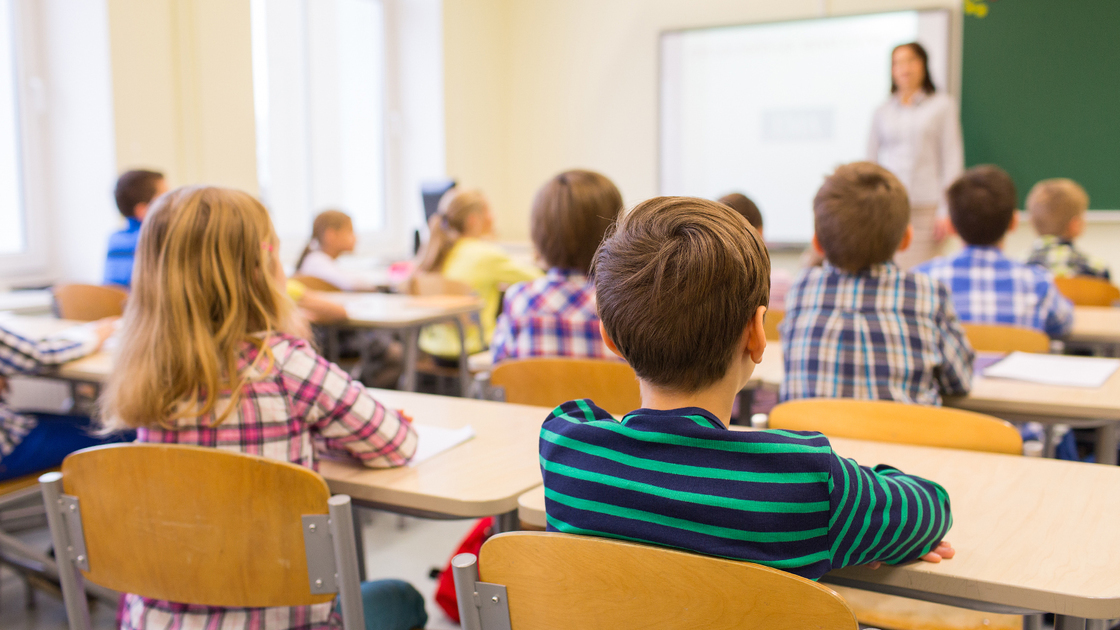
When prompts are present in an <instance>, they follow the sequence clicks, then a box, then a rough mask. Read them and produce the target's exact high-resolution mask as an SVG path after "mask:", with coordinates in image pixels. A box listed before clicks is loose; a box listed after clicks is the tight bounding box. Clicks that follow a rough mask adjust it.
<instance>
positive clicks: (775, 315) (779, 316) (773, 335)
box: [763, 310, 786, 341]
mask: <svg viewBox="0 0 1120 630" xmlns="http://www.w3.org/2000/svg"><path fill="white" fill-rule="evenodd" d="M785 318H786V312H785V311H778V310H773V311H770V310H768V311H766V317H765V320H764V321H763V325H764V326H765V328H766V340H767V341H779V340H781V338H782V335H781V333H779V332H778V324H780V323H782V320H783V319H785Z"/></svg>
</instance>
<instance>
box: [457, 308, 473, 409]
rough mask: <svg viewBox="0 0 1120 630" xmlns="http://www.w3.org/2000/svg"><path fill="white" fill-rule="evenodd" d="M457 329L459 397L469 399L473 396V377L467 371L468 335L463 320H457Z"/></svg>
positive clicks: (458, 318)
mask: <svg viewBox="0 0 1120 630" xmlns="http://www.w3.org/2000/svg"><path fill="white" fill-rule="evenodd" d="M455 328H456V330H458V331H459V395H460V396H462V397H463V398H469V397H470V395H471V375H470V371H469V370H468V369H467V368H468V367H469V366H468V365H467V334H466V331H465V330H464V328H463V319H462V318H460V317H456V318H455Z"/></svg>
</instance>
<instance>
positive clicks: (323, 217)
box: [296, 209, 354, 273]
mask: <svg viewBox="0 0 1120 630" xmlns="http://www.w3.org/2000/svg"><path fill="white" fill-rule="evenodd" d="M342 228H350V229H354V222H353V221H352V220H351V219H350V215H348V214H346V213H345V212H343V211H341V210H333V209H332V210H324V211H322V212H320V213H319V214H318V215H316V216H315V220H314V221H313V222H312V223H311V240H309V241H307V247H304V248H303V253H302V254H300V255H299V260H297V261H296V273H299V268H300V267H302V266H303V259H304V258H307V255H308V254H310V253H311V252H312V251H314V250H316V249H319V246H320V244H321V243H322V242H323V235H324V234H326V233H327V230H341V229H342Z"/></svg>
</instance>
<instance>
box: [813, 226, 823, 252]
mask: <svg viewBox="0 0 1120 630" xmlns="http://www.w3.org/2000/svg"><path fill="white" fill-rule="evenodd" d="M813 251H815V252H817V255H818V256H821V257H822V258H823V257H824V248H823V247H821V242H820V241H818V240H817V235H816V233H815V232H814V233H813Z"/></svg>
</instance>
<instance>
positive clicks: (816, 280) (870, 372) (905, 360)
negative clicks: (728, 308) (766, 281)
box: [779, 262, 975, 405]
mask: <svg viewBox="0 0 1120 630" xmlns="http://www.w3.org/2000/svg"><path fill="white" fill-rule="evenodd" d="M779 328H780V330H781V335H782V351H783V353H784V354H785V372H786V373H785V381H784V382H783V383H782V400H791V399H797V398H857V399H862V400H896V401H900V402H909V403H919V404H924V405H939V404H941V396H942V395H947V396H956V395H963V394H967V393H968V390H969V388H970V387H971V384H972V362H973V359H974V358H975V353H974V352H973V350H972V346H971V345H969V343H968V339H967V338H966V337H965V334H964V329H963V328H962V327H961V323H960V320H959V319H958V318H957V314H956V312H955V311H954V310H953V304H952V301H951V300H950V299H949V294H948V291H946V290H945V287H943V286H941V285H939V284H937V283H936V282H934V281H932V280H931V279H929V278H928V277H926V276H919V275H916V274H913V273H907V272H905V271H902V270H901V269H899V268H898V267H896V266H895V264H894V263H884V264H880V265H874V266H872V267H870V268H869V269H866V270H864V271H862V272H860V273H848V272H846V271H843V270H841V269H838V268H836V267H833V266H832V265H830V264H829V263H827V262H825V263H824V264H823V265H822V266H821V267H814V268H810V269H807V270H806V271H804V272H803V273H802V275H801V276H800V277H799V278H798V279H797V280H796V281H795V282H794V283H793V287H792V288H791V289H790V291H789V297H788V298H786V316H785V319H783V320H782V323H781V324H780V326H779Z"/></svg>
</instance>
